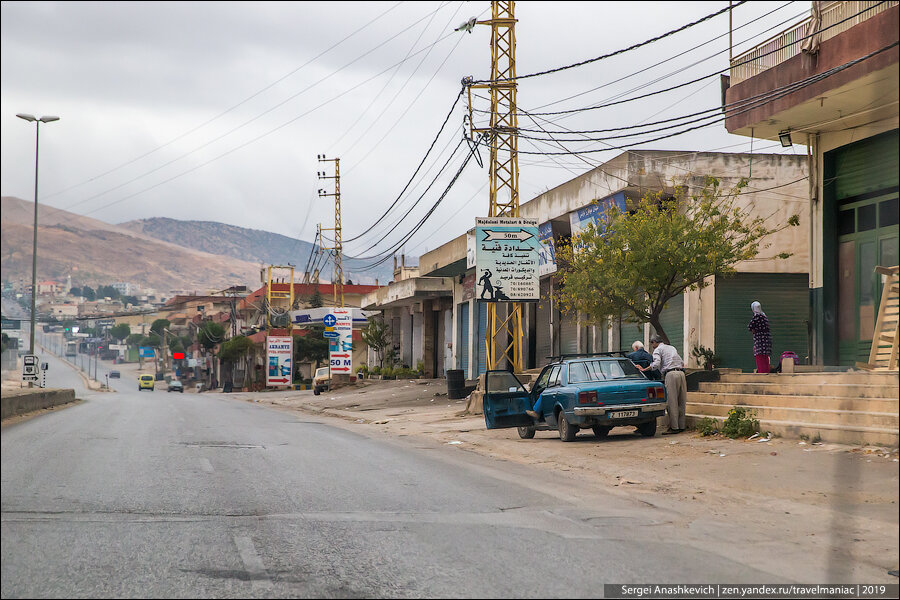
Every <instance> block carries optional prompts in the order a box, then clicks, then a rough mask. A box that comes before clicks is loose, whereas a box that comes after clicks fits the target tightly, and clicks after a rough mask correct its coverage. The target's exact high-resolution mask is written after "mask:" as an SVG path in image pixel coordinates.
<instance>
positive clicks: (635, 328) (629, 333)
mask: <svg viewBox="0 0 900 600" xmlns="http://www.w3.org/2000/svg"><path fill="white" fill-rule="evenodd" d="M635 340H640V341H641V342H643V341H644V324H643V323H633V322H631V321H625V320H623V319H619V348H618V350H619V351H621V352H631V344H633V343H634V342H635Z"/></svg>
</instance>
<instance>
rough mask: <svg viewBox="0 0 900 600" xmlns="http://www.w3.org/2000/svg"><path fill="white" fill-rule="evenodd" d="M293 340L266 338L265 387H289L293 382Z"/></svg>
mask: <svg viewBox="0 0 900 600" xmlns="http://www.w3.org/2000/svg"><path fill="white" fill-rule="evenodd" d="M293 358H294V338H292V337H291V336H289V335H269V336H266V386H267V387H278V386H282V385H290V384H291V382H292V381H293V364H294V361H293Z"/></svg>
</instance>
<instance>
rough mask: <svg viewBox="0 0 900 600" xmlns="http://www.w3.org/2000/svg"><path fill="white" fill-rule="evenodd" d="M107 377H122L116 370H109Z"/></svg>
mask: <svg viewBox="0 0 900 600" xmlns="http://www.w3.org/2000/svg"><path fill="white" fill-rule="evenodd" d="M109 378H110V379H121V378H122V374H121V373H119V372H118V371H110V372H109Z"/></svg>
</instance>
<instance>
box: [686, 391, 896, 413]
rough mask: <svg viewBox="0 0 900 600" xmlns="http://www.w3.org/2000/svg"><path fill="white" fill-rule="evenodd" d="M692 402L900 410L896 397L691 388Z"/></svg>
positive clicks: (856, 409)
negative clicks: (693, 390)
mask: <svg viewBox="0 0 900 600" xmlns="http://www.w3.org/2000/svg"><path fill="white" fill-rule="evenodd" d="M687 397H688V403H691V402H697V403H702V404H722V405H726V406H729V407H731V406H741V405H754V406H774V407H783V408H808V409H822V410H854V411H860V412H876V413H900V400H898V399H896V398H841V397H838V396H787V395H784V394H720V393H717V392H688V395H687Z"/></svg>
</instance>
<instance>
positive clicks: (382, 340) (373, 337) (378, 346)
mask: <svg viewBox="0 0 900 600" xmlns="http://www.w3.org/2000/svg"><path fill="white" fill-rule="evenodd" d="M360 333H361V335H362V339H363V341H364V342H365V343H366V344H367V345H368V346H369V348H371V349H372V350H373V351H374V352H375V355H376V356H377V357H378V366H380V367H382V368H383V367H384V359H385V353H384V350H385V348H387V347H388V345H389V344H390V343H391V341H392V339H391V328H390V327H388V325H387V323H385V322H384V320H383V319H379V318H374V317H373V318H370V319H369V322H368V323H367V324H366V326H365V328H364V329H363V330H362V331H361V332H360Z"/></svg>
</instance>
